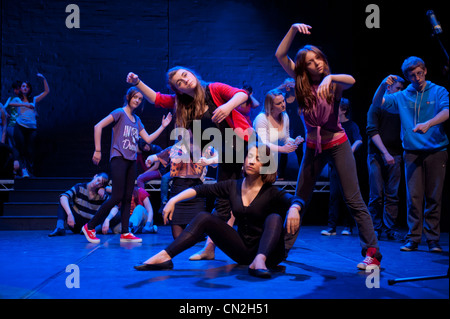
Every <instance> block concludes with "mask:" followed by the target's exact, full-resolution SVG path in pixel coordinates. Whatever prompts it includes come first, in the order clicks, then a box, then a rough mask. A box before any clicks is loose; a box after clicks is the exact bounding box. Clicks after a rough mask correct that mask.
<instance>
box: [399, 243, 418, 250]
mask: <svg viewBox="0 0 450 319" xmlns="http://www.w3.org/2000/svg"><path fill="white" fill-rule="evenodd" d="M418 248H419V243H415V242H413V241H408V242H407V243H406V244H405V245H403V246H402V247H400V250H401V251H414V250H417V249H418Z"/></svg>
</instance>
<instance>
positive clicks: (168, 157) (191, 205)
mask: <svg viewBox="0 0 450 319" xmlns="http://www.w3.org/2000/svg"><path fill="white" fill-rule="evenodd" d="M195 147H196V146H195V145H193V143H190V147H189V150H188V149H187V148H186V147H185V145H184V143H183V141H180V142H178V143H176V144H175V145H173V146H171V147H168V148H166V149H165V150H163V151H161V152H160V153H158V154H154V155H150V156H149V157H148V158H147V161H146V164H147V165H151V164H153V163H155V162H161V163H162V165H164V166H167V165H168V164H169V163H170V177H171V178H172V187H171V189H170V197H174V196H176V195H177V194H178V193H180V192H182V191H184V190H186V189H188V188H192V187H194V186H196V185H201V184H203V182H204V180H205V177H206V174H207V170H208V168H207V167H208V166H210V165H211V166H212V167H217V162H218V160H219V156H218V154H217V152H216V151H215V150H214V148H213V147H212V146H209V147H208V148H206V149H205V151H204V152H203V154H202V155H203V156H202V157H201V158H200V159H199V160H198V162H196V163H194V162H193V161H191V160H188V161H184V160H183V158H185V159H191V158H192V152H193V151H195ZM206 211H207V209H206V199H205V198H201V197H199V198H194V199H191V200H189V201H183V202H182V203H179V204H177V205H176V206H175V212H174V214H173V218H171V220H170V225H171V228H172V236H173V238H174V239H176V238H177V237H178V236H179V235H180V234H181V232H182V231H183V229H184V228H186V226H187V224H189V223H190V222H191V220H192V219H193V218H194V217H195V216H196V215H197V214H199V213H201V212H206ZM168 222H169V221H168V220H167V218H164V224H167V223H168Z"/></svg>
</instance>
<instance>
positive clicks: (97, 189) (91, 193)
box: [48, 173, 109, 237]
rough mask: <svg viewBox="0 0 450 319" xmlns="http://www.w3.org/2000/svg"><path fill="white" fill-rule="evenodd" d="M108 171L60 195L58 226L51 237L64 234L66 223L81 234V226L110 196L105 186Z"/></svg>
mask: <svg viewBox="0 0 450 319" xmlns="http://www.w3.org/2000/svg"><path fill="white" fill-rule="evenodd" d="M108 179H109V177H108V175H107V174H106V173H99V174H96V175H95V176H94V177H93V178H92V180H91V181H90V182H88V183H78V184H75V185H74V186H73V187H72V188H71V189H69V190H67V191H66V192H64V193H62V194H61V195H60V196H59V206H58V211H57V222H56V228H55V230H53V231H52V232H51V233H50V234H48V236H49V237H55V236H64V235H65V234H66V230H65V223H66V222H67V226H68V227H69V229H70V230H71V231H72V232H73V233H75V234H79V233H80V232H81V228H82V227H83V225H85V224H86V223H87V222H88V221H89V220H91V218H92V217H93V216H94V215H95V213H96V212H97V210H98V209H99V208H100V206H101V205H102V204H103V203H104V202H105V200H106V199H107V198H108V197H109V195H108V193H107V192H105V191H104V188H105V187H106V186H107V184H108Z"/></svg>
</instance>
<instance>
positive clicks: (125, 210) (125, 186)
mask: <svg viewBox="0 0 450 319" xmlns="http://www.w3.org/2000/svg"><path fill="white" fill-rule="evenodd" d="M111 181H112V194H111V197H110V198H109V199H108V200H107V201H106V202H104V203H103V205H102V206H101V207H100V209H99V210H98V212H97V213H96V214H95V215H94V217H92V219H91V220H90V222H89V223H88V229H95V227H96V226H97V225H99V224H100V223H102V222H103V221H104V220H105V218H106V217H107V216H108V214H109V212H110V211H111V209H112V208H113V207H114V206H116V205H117V204H119V203H121V206H120V212H121V216H122V218H121V219H122V234H126V233H128V232H129V230H128V224H129V219H130V209H131V198H132V197H133V189H134V183H135V181H136V161H130V160H126V159H124V158H123V157H113V158H112V159H111Z"/></svg>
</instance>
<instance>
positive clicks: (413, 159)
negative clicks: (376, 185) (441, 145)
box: [403, 151, 448, 243]
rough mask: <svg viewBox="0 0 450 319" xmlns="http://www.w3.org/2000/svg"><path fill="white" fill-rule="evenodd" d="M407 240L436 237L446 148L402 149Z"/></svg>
mask: <svg viewBox="0 0 450 319" xmlns="http://www.w3.org/2000/svg"><path fill="white" fill-rule="evenodd" d="M403 159H404V162H405V179H406V194H407V195H406V200H407V202H406V203H407V211H408V219H407V221H408V228H409V231H408V234H407V235H406V238H407V239H408V240H409V241H412V242H416V243H420V241H421V239H422V229H423V234H424V235H425V237H426V240H427V241H439V237H440V225H439V223H440V219H441V207H442V191H443V188H444V180H445V170H446V166H447V159H448V153H447V151H438V152H432V153H431V152H412V151H405V152H404V153H403Z"/></svg>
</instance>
